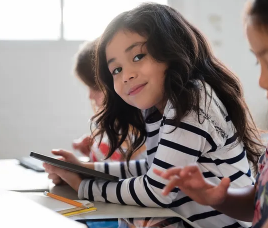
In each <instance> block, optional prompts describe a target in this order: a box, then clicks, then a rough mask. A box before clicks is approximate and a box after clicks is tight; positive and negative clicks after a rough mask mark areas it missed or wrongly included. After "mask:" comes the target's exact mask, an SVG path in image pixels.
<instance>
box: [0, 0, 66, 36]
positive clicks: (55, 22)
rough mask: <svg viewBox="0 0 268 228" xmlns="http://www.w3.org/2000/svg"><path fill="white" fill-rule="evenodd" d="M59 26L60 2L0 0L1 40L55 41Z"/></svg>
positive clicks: (58, 34)
mask: <svg viewBox="0 0 268 228" xmlns="http://www.w3.org/2000/svg"><path fill="white" fill-rule="evenodd" d="M60 26H61V5H60V0H0V39H1V40H55V39H59V38H60Z"/></svg>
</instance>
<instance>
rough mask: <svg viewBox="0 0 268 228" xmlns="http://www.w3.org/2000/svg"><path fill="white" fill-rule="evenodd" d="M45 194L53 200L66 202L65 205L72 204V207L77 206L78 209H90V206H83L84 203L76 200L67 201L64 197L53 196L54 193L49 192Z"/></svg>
mask: <svg viewBox="0 0 268 228" xmlns="http://www.w3.org/2000/svg"><path fill="white" fill-rule="evenodd" d="M44 194H45V195H46V196H49V197H51V198H53V199H56V200H59V201H62V202H64V203H68V204H71V205H73V206H76V207H81V208H89V207H88V206H86V205H84V204H82V203H79V202H76V201H74V200H70V199H67V198H65V197H62V196H58V195H55V194H52V193H50V192H47V191H45V192H44Z"/></svg>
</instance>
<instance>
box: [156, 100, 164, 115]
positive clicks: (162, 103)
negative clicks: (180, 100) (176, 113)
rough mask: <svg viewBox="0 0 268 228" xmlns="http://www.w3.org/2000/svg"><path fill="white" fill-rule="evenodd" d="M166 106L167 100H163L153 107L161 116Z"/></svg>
mask: <svg viewBox="0 0 268 228" xmlns="http://www.w3.org/2000/svg"><path fill="white" fill-rule="evenodd" d="M166 104H167V99H163V100H162V101H161V102H159V103H158V104H157V105H155V107H156V108H157V109H158V111H159V112H160V113H161V114H162V115H163V114H164V110H165V107H166Z"/></svg>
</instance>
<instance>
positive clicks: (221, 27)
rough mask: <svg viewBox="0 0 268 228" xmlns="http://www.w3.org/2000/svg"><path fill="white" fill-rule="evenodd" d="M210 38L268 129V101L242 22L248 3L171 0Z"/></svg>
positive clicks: (258, 119) (252, 109) (257, 115)
mask: <svg viewBox="0 0 268 228" xmlns="http://www.w3.org/2000/svg"><path fill="white" fill-rule="evenodd" d="M169 2H170V3H171V4H172V5H173V6H174V7H176V9H177V10H179V11H180V12H181V13H182V14H183V15H184V16H185V17H186V18H187V19H188V20H190V21H191V22H192V23H193V24H194V25H195V26H196V27H198V28H199V29H200V30H201V31H202V32H203V33H204V34H205V35H206V36H207V38H208V39H209V41H210V43H211V45H212V47H213V50H214V53H215V54H216V56H217V57H218V58H219V59H220V60H221V61H222V62H223V63H225V64H226V65H227V66H228V67H229V68H230V69H231V70H232V71H233V72H235V73H236V74H237V75H238V76H239V78H240V80H241V82H242V85H243V87H244V91H245V98H246V101H247V103H248V105H249V108H250V110H251V112H252V114H253V116H254V119H255V121H256V123H257V124H258V126H259V127H261V128H265V129H268V111H267V110H268V102H267V99H266V97H265V93H264V90H262V89H261V88H260V87H259V85H258V77H259V71H260V69H259V66H256V64H255V63H256V58H255V57H254V55H253V54H252V53H251V52H250V51H249V45H248V43H247V40H246V37H245V34H244V30H243V23H242V11H243V8H244V4H245V2H246V0H235V1H234V0H170V1H169Z"/></svg>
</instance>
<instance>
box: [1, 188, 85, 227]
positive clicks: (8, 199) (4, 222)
mask: <svg viewBox="0 0 268 228" xmlns="http://www.w3.org/2000/svg"><path fill="white" fill-rule="evenodd" d="M0 202H1V207H0V216H1V219H0V227H9V228H17V227H27V228H36V227H38V228H53V227H64V228H85V227H86V226H85V225H83V224H80V223H78V222H74V221H72V220H70V219H68V218H66V217H64V216H62V215H59V214H57V213H54V212H52V211H51V210H48V209H47V208H45V207H42V206H40V205H38V204H37V203H35V202H33V201H31V200H28V199H27V198H25V197H23V195H22V193H17V192H8V191H4V190H0Z"/></svg>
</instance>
